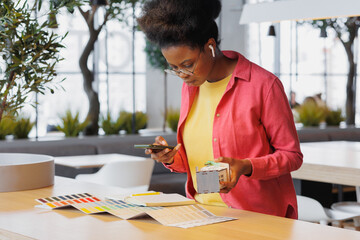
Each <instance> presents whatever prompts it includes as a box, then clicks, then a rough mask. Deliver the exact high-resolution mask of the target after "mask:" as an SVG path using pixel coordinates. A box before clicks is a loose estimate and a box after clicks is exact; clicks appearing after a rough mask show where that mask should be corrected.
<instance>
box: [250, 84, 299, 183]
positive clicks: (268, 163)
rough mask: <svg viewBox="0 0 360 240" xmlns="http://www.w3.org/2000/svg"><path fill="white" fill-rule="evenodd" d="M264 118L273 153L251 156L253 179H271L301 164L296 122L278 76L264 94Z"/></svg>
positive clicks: (287, 172)
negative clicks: (265, 94)
mask: <svg viewBox="0 0 360 240" xmlns="http://www.w3.org/2000/svg"><path fill="white" fill-rule="evenodd" d="M261 121H262V124H263V125H264V128H265V131H266V134H267V137H268V139H269V143H270V146H271V148H272V149H273V153H271V154H268V155H265V156H262V157H256V158H250V159H249V160H250V161H251V164H252V166H253V172H252V175H251V176H250V178H252V179H263V180H266V179H270V178H275V177H279V176H281V175H284V174H289V173H290V172H291V171H294V170H297V169H298V168H300V166H301V164H302V161H303V160H302V159H303V155H302V153H301V151H300V143H299V138H298V135H297V131H296V128H295V124H294V118H293V114H292V112H291V109H290V106H289V102H288V100H287V97H286V95H285V92H284V88H283V85H282V84H281V82H280V80H279V79H278V78H276V79H274V81H273V83H272V85H271V87H270V89H269V92H268V94H267V96H266V97H265V100H264V103H263V107H262V111H261Z"/></svg>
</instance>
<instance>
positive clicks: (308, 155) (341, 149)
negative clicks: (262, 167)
mask: <svg viewBox="0 0 360 240" xmlns="http://www.w3.org/2000/svg"><path fill="white" fill-rule="evenodd" d="M301 151H302V153H303V154H304V162H303V165H302V166H301V168H300V169H299V170H297V171H294V172H292V173H291V175H292V177H293V178H296V179H302V180H310V181H318V182H326V183H335V184H342V185H351V186H360V142H349V141H331V142H311V143H301ZM357 196H358V200H359V199H360V197H359V188H358V187H357Z"/></svg>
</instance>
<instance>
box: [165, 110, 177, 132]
mask: <svg viewBox="0 0 360 240" xmlns="http://www.w3.org/2000/svg"><path fill="white" fill-rule="evenodd" d="M179 118H180V110H179V109H172V108H169V110H168V115H167V119H166V121H167V124H168V126H169V127H170V129H171V130H172V131H173V132H177V126H178V122H179Z"/></svg>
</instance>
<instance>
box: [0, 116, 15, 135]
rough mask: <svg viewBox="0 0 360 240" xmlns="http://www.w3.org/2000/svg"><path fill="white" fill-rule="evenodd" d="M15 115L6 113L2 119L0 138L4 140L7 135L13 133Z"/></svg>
mask: <svg viewBox="0 0 360 240" xmlns="http://www.w3.org/2000/svg"><path fill="white" fill-rule="evenodd" d="M13 118H14V116H11V115H8V114H5V115H4V116H3V118H2V119H1V121H0V140H4V139H5V138H6V136H7V135H10V134H12V132H13V129H14V120H13Z"/></svg>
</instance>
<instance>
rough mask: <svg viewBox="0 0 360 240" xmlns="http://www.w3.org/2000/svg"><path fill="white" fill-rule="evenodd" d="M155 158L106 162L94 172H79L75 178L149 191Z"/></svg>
mask: <svg viewBox="0 0 360 240" xmlns="http://www.w3.org/2000/svg"><path fill="white" fill-rule="evenodd" d="M154 164H155V163H154V160H152V159H149V158H147V159H143V160H142V159H139V160H129V161H126V160H125V161H114V162H110V163H107V164H105V165H104V166H103V167H102V168H101V169H100V170H99V171H98V172H96V173H93V174H79V175H77V176H76V177H75V179H77V180H80V181H85V182H93V183H98V184H103V185H110V186H117V187H121V188H124V189H126V190H128V191H129V192H130V191H132V192H145V191H148V189H149V185H150V180H151V175H152V171H153V168H154Z"/></svg>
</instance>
